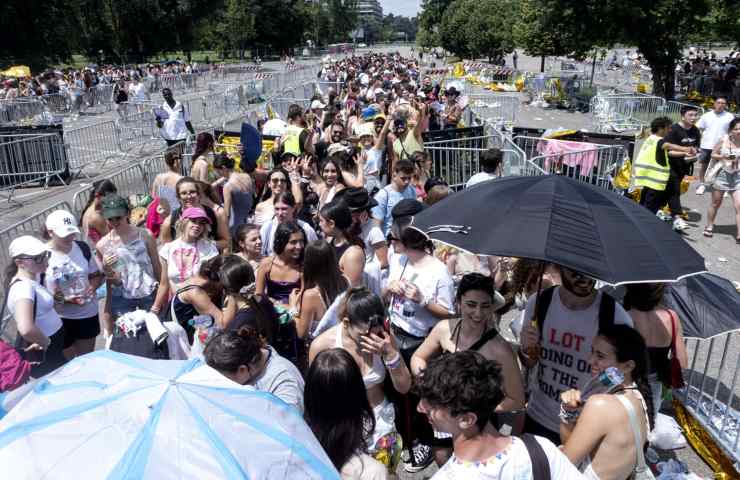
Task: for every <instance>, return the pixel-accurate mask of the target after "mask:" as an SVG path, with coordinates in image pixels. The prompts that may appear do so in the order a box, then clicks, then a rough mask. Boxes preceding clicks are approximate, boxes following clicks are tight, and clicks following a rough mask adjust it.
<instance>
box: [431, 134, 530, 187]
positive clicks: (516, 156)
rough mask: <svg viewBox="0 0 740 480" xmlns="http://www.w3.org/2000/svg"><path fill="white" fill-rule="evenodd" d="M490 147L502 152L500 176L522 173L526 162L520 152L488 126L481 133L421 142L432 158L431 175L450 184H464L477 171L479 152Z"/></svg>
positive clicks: (509, 141)
mask: <svg viewBox="0 0 740 480" xmlns="http://www.w3.org/2000/svg"><path fill="white" fill-rule="evenodd" d="M490 148H499V149H501V151H502V152H503V154H504V160H503V165H502V174H503V175H520V174H522V173H521V172H522V170H523V167H524V165H525V163H526V156H525V154H524V152H523V151H522V150H521V149H520V148H519V146H518V145H516V143H514V142H512V140H511V138H509V137H508V136H507V135H504V134H503V133H502V132H501V131H499V130H497V129H493V128H488V129H486V130H485V131H484V134H483V135H477V136H469V137H461V138H453V139H449V140H447V139H445V140H432V141H426V142H424V150H425V151H426V152H428V153H429V155H430V156H431V158H432V165H433V171H434V175H435V176H439V177H442V178H444V179H445V180H446V181H447V183H448V184H449V185H451V186H453V185H454V186H460V185H464V184H465V182H467V180H468V179H469V178H470V177H471V176H473V175H474V174H476V173H478V172H479V171H480V154H481V152H484V151H486V150H488V149H490Z"/></svg>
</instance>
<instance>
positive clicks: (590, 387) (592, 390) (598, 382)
mask: <svg viewBox="0 0 740 480" xmlns="http://www.w3.org/2000/svg"><path fill="white" fill-rule="evenodd" d="M622 382H624V374H623V373H622V372H621V371H620V370H619V369H618V368H617V367H609V368H607V369H606V370H604V371H603V372H601V373H600V374H599V375H597V376H595V377H593V378H592V379H591V380H589V381H588V383H587V384H586V385H585V386H584V387H583V390H581V402H583V403H586V400H588V398H589V397H590V396H592V395H597V394H600V393H609V392H611V391H612V390H614V389H615V388H616V387H618V386H619V385H621V384H622Z"/></svg>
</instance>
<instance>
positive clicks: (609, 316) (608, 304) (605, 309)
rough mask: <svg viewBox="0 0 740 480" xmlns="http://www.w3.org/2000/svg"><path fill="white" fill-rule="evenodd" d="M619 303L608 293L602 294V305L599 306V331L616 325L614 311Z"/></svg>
mask: <svg viewBox="0 0 740 480" xmlns="http://www.w3.org/2000/svg"><path fill="white" fill-rule="evenodd" d="M616 304H617V302H616V301H615V300H614V297H612V296H611V295H608V294H607V293H606V292H602V294H601V304H599V330H604V329H606V328H608V327H611V326H612V325H614V310H615V309H616Z"/></svg>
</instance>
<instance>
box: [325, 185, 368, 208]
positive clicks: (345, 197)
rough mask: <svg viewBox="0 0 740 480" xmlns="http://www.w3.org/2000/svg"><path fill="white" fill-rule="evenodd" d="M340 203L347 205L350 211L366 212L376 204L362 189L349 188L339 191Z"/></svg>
mask: <svg viewBox="0 0 740 480" xmlns="http://www.w3.org/2000/svg"><path fill="white" fill-rule="evenodd" d="M337 193H342V201H343V202H344V203H345V205H347V206H348V207H349V209H350V211H353V212H356V211H358V210H367V209H370V208H373V207H374V206H376V205H377V204H378V202H377V201H375V199H374V198H373V197H371V196H370V194H369V193H367V190H365V189H364V188H362V187H350V188H345V189H343V190H340V191H339V192H337ZM335 198H336V195H335Z"/></svg>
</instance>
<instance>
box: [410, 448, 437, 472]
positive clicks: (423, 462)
mask: <svg viewBox="0 0 740 480" xmlns="http://www.w3.org/2000/svg"><path fill="white" fill-rule="evenodd" d="M410 456H411V459H410V460H411V461H410V462H406V463H404V464H403V469H404V470H406V471H407V472H408V473H416V472H420V471H422V470H424V469H425V468H427V467H428V466H429V464H431V463H432V461H433V460H434V455H433V454H432V447H430V446H428V445H424V444H423V443H419V442H417V443H414V444H413V446H412V447H411V455H410Z"/></svg>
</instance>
